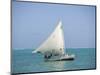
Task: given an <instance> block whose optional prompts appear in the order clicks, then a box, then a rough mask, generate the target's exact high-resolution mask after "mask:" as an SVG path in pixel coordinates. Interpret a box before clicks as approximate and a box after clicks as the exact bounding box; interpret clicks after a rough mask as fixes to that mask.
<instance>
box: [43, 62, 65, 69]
mask: <svg viewBox="0 0 100 75" xmlns="http://www.w3.org/2000/svg"><path fill="white" fill-rule="evenodd" d="M44 65H45V66H47V67H49V68H51V70H62V69H64V65H65V62H64V61H47V62H45V63H44Z"/></svg>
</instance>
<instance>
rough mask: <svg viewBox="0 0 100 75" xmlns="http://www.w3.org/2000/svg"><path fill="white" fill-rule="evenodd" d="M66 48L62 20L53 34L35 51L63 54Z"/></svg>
mask: <svg viewBox="0 0 100 75" xmlns="http://www.w3.org/2000/svg"><path fill="white" fill-rule="evenodd" d="M64 49H65V45H64V35H63V27H62V22H61V21H59V23H58V25H57V26H56V28H55V29H54V31H53V32H52V33H51V35H50V36H49V37H48V38H47V39H46V40H45V41H44V42H43V43H42V44H41V45H40V46H39V47H38V48H37V49H36V50H35V51H33V53H37V52H40V53H42V54H44V55H46V54H49V53H52V55H53V54H54V55H63V54H64V53H65V52H64Z"/></svg>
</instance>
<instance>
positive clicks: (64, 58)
mask: <svg viewBox="0 0 100 75" xmlns="http://www.w3.org/2000/svg"><path fill="white" fill-rule="evenodd" d="M74 59H75V55H63V56H55V57H52V58H50V59H45V61H71V60H74Z"/></svg>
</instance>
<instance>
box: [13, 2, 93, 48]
mask: <svg viewBox="0 0 100 75" xmlns="http://www.w3.org/2000/svg"><path fill="white" fill-rule="evenodd" d="M59 20H61V21H62V24H63V28H64V38H65V47H66V48H95V6H79V5H62V4H45V3H31V2H15V1H13V3H12V48H15V49H16V48H18V49H20V48H37V47H38V46H39V45H40V44H41V43H42V42H43V41H44V40H45V39H46V38H47V37H48V36H49V35H50V34H51V33H52V31H53V30H54V29H55V27H56V25H57V23H58V21H59Z"/></svg>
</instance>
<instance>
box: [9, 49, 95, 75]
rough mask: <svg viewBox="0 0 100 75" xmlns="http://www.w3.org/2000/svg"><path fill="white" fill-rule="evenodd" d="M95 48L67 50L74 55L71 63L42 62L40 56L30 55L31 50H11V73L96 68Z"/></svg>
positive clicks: (42, 59)
mask: <svg viewBox="0 0 100 75" xmlns="http://www.w3.org/2000/svg"><path fill="white" fill-rule="evenodd" d="M95 50H96V49H95V48H75V49H74V48H68V49H66V53H68V54H74V55H75V59H74V60H72V61H44V58H43V55H42V54H32V51H33V50H32V49H23V50H20V49H19V50H12V61H11V62H12V66H11V71H12V73H30V72H33V73H34V72H48V71H65V70H66V71H67V70H83V69H95V68H96V53H95V52H96V51H95Z"/></svg>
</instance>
